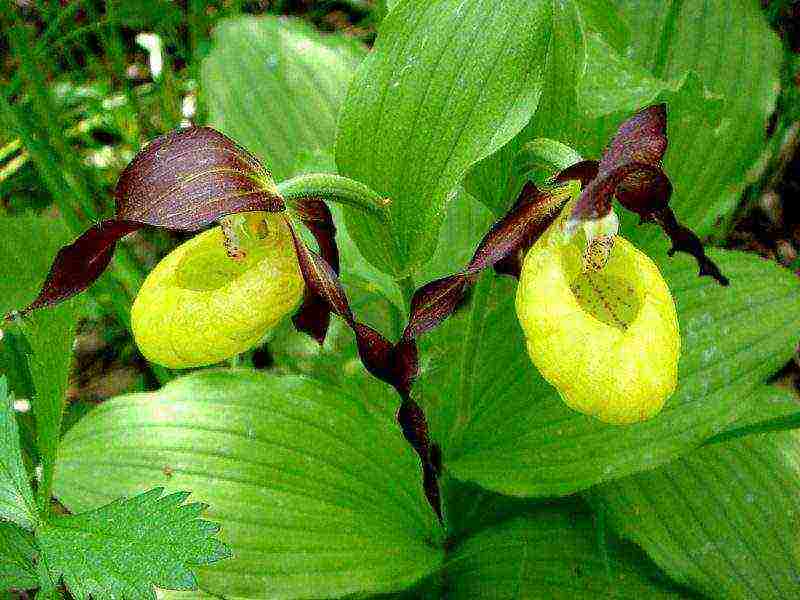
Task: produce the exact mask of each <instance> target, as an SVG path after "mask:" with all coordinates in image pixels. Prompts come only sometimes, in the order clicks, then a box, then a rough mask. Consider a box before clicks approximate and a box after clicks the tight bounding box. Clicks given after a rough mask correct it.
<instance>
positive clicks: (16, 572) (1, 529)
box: [0, 521, 38, 590]
mask: <svg viewBox="0 0 800 600" xmlns="http://www.w3.org/2000/svg"><path fill="white" fill-rule="evenodd" d="M35 555H36V545H35V544H34V541H33V535H32V534H31V533H28V532H27V531H25V530H24V529H20V528H19V527H18V526H17V525H15V524H14V523H9V522H6V521H0V590H7V589H9V588H17V589H20V590H27V589H31V588H34V587H36V586H37V585H38V584H37V581H38V579H37V577H36V567H34V564H33V559H34V556H35Z"/></svg>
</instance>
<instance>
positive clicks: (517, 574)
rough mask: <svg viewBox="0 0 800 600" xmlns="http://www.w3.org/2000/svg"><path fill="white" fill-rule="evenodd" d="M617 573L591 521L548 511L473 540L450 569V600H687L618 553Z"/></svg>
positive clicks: (641, 564)
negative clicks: (598, 542)
mask: <svg viewBox="0 0 800 600" xmlns="http://www.w3.org/2000/svg"><path fill="white" fill-rule="evenodd" d="M610 567H611V573H610V575H609V574H607V571H606V565H605V562H604V560H603V558H602V556H601V554H600V551H599V549H598V547H597V545H596V543H595V535H594V531H593V525H592V520H591V517H589V516H588V515H585V514H569V513H567V512H566V511H564V510H559V509H552V508H548V509H540V510H537V511H536V512H534V513H533V514H532V515H530V516H529V517H523V518H516V519H512V520H510V521H507V522H505V523H502V524H500V525H496V526H494V527H492V528H490V529H487V530H485V531H482V532H481V533H479V534H477V535H475V536H474V537H472V538H469V539H468V540H467V541H466V542H464V543H463V544H461V545H460V546H458V547H457V548H456V549H455V550H454V551H453V553H452V555H451V557H450V558H449V559H448V562H447V564H446V566H445V570H444V573H445V577H446V581H447V589H448V593H447V598H448V599H452V600H462V599H463V600H467V599H472V598H494V599H496V600H505V599H508V600H513V599H518V598H559V599H560V598H563V599H567V598H586V599H589V598H591V599H594V598H630V599H632V600H638V599H640V598H680V597H682V596H681V595H680V594H678V593H676V592H673V591H670V590H668V589H666V588H664V587H661V586H660V585H659V584H657V583H655V582H652V581H650V580H648V579H647V577H646V572H647V565H646V560H645V561H643V560H642V559H641V558H640V557H636V558H633V557H632V556H625V555H624V554H622V552H614V553H612V555H611V557H610Z"/></svg>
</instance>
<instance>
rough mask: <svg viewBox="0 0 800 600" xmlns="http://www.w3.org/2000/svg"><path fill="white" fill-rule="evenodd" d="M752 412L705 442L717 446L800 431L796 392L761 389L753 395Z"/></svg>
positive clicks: (799, 414)
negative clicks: (745, 439)
mask: <svg viewBox="0 0 800 600" xmlns="http://www.w3.org/2000/svg"><path fill="white" fill-rule="evenodd" d="M752 405H753V410H752V411H750V412H749V413H747V414H746V415H744V416H743V417H742V418H741V419H739V420H737V421H736V422H735V423H734V424H733V425H731V426H730V428H728V429H726V430H725V431H723V432H722V433H719V434H717V435H715V436H714V437H712V438H710V439H708V440H706V445H708V444H718V443H720V442H725V441H728V440H732V439H735V438H740V437H744V436H748V435H753V434H755V433H765V432H770V431H784V430H788V429H798V428H800V398H798V396H797V393H796V392H792V391H791V390H786V389H781V388H777V387H773V386H762V387H761V388H758V390H756V391H755V392H753V400H752Z"/></svg>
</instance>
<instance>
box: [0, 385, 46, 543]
mask: <svg viewBox="0 0 800 600" xmlns="http://www.w3.org/2000/svg"><path fill="white" fill-rule="evenodd" d="M0 519H8V520H10V521H13V522H14V523H17V524H18V525H20V526H21V527H25V528H27V529H33V526H34V524H35V523H36V521H37V516H36V505H35V503H34V501H33V491H32V490H31V486H30V483H29V482H28V473H27V471H26V470H25V465H23V463H22V454H21V452H20V445H19V430H18V428H17V419H16V417H15V416H14V409H13V407H12V399H11V397H10V396H9V394H8V388H7V382H6V378H5V377H0Z"/></svg>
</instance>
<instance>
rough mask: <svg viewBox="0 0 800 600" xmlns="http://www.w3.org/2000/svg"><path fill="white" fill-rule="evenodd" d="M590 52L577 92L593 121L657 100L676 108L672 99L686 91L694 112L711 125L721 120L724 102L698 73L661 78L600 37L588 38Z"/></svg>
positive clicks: (594, 35)
mask: <svg viewBox="0 0 800 600" xmlns="http://www.w3.org/2000/svg"><path fill="white" fill-rule="evenodd" d="M586 52H587V58H586V62H587V64H588V65H590V67H589V68H588V69H587V70H586V73H584V75H583V77H581V78H580V82H579V83H578V90H577V93H578V104H579V105H580V107H581V110H582V112H583V113H584V114H585V115H586V116H587V117H589V118H590V119H596V118H598V117H602V116H605V115H609V114H613V113H615V112H624V113H633V112H635V111H636V110H638V109H639V108H641V107H643V106H648V105H650V104H653V103H655V102H656V100H657V99H658V100H661V101H665V102H666V103H667V106H668V107H670V108H671V109H675V106H676V104H677V100H674V99H673V98H672V96H673V95H674V94H677V93H679V92H681V91H684V88H685V91H684V93H686V94H690V97H691V99H692V100H691V102H692V106H691V107H690V110H693V111H694V112H699V113H702V114H703V116H704V118H705V120H706V122H707V123H708V124H709V125H711V124H714V122H715V121H718V120H719V117H720V111H721V110H722V109H723V106H724V102H722V101H721V100H720V99H719V98H714V97H712V95H711V94H710V93H709V92H708V91H707V90H705V89H704V87H703V82H702V81H701V80H700V77H699V76H698V75H697V73H695V72H694V71H690V72H687V73H683V74H682V75H681V76H680V77H679V78H677V79H674V80H672V81H664V80H662V79H658V78H657V77H654V76H653V75H651V74H650V72H649V71H648V70H647V69H645V68H644V67H642V66H641V65H638V64H636V63H635V62H633V61H632V60H630V59H629V58H627V57H624V56H622V55H620V54H618V53H617V52H616V51H615V50H614V49H613V48H611V46H610V45H609V44H607V43H606V42H605V41H604V40H603V38H601V37H600V36H599V35H598V34H590V35H588V36H587V37H586ZM670 116H672V115H670ZM674 120H676V119H674ZM674 120H672V121H674ZM670 133H672V130H671V129H670Z"/></svg>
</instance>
